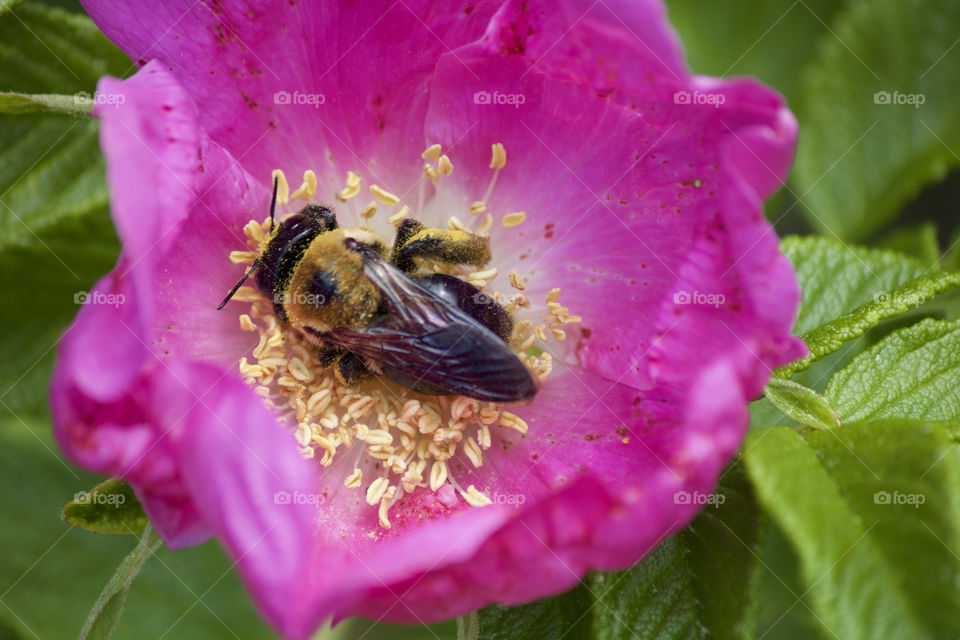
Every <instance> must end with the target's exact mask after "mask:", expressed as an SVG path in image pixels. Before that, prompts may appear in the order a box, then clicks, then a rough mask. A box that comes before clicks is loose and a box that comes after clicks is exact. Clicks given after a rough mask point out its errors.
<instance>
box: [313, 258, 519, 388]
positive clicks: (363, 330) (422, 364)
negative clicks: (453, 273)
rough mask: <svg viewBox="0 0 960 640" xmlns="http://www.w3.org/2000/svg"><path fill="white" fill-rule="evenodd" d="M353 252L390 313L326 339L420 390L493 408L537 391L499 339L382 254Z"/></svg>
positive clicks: (327, 334)
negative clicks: (439, 391) (441, 392)
mask: <svg viewBox="0 0 960 640" xmlns="http://www.w3.org/2000/svg"><path fill="white" fill-rule="evenodd" d="M351 248H352V250H354V251H358V252H359V253H361V256H362V257H363V270H364V275H365V276H367V278H369V279H370V281H371V282H372V283H373V284H374V285H375V286H376V287H377V288H378V289H379V290H380V293H381V295H382V298H383V301H384V304H385V305H386V307H387V310H388V313H387V314H386V315H385V316H384V318H383V319H381V320H380V321H378V322H377V323H375V324H373V325H370V326H367V327H339V328H335V329H333V330H331V331H328V332H325V333H324V334H323V335H322V337H323V339H324V340H327V341H328V342H331V343H333V344H336V345H338V346H341V347H343V348H344V349H347V350H348V351H352V352H353V353H356V354H358V355H362V356H365V357H367V358H369V359H371V360H373V361H375V362H377V363H378V364H380V365H381V366H383V367H384V368H389V369H393V370H394V371H395V372H399V373H400V374H401V375H402V377H404V378H405V379H409V380H410V381H411V382H412V383H415V384H417V385H419V386H421V387H428V388H429V387H433V388H437V389H443V390H445V391H446V392H448V393H456V394H461V395H465V396H468V397H471V398H476V399H477V400H489V401H495V402H520V401H523V400H529V399H530V398H532V397H533V395H534V394H535V393H536V392H537V381H536V378H535V377H534V376H533V374H532V373H531V372H530V370H529V369H528V368H527V366H526V365H525V364H524V363H523V362H522V361H521V360H520V359H519V358H518V357H517V356H516V354H515V353H514V352H513V351H512V350H511V349H510V347H509V346H508V345H507V344H506V343H505V342H504V341H503V340H501V339H500V337H499V336H497V335H496V334H495V333H493V332H492V331H490V330H489V329H487V328H486V327H485V326H483V325H482V324H480V323H479V322H477V321H476V320H475V319H474V318H472V317H471V316H469V315H467V314H466V313H464V312H463V311H462V310H461V309H459V308H458V307H456V306H454V305H451V304H449V303H447V302H445V301H444V300H441V299H440V298H438V297H437V296H435V295H434V294H433V293H431V292H430V291H427V290H426V289H424V288H423V287H421V286H420V285H418V284H417V283H416V282H414V281H413V280H411V279H410V278H409V277H408V276H407V275H406V274H404V273H403V272H402V271H400V270H399V269H397V268H396V267H395V266H393V265H392V264H391V263H389V262H387V261H386V260H385V259H384V258H383V257H382V256H381V255H380V254H379V253H377V252H375V251H372V250H368V249H366V248H365V247H363V246H362V245H359V246H353V247H351ZM411 386H413V384H411Z"/></svg>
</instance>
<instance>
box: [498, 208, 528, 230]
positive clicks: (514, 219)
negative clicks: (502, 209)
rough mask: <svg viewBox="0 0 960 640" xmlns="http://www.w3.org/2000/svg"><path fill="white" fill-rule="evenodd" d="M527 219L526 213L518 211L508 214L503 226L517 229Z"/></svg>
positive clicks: (504, 217) (504, 218)
mask: <svg viewBox="0 0 960 640" xmlns="http://www.w3.org/2000/svg"><path fill="white" fill-rule="evenodd" d="M526 219H527V213H526V212H525V211H517V212H516V213H508V214H507V215H505V216H503V220H502V224H503V226H505V227H508V228H509V227H515V226H517V225H518V224H520V223H522V222H523V221H524V220H526Z"/></svg>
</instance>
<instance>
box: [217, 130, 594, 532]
mask: <svg viewBox="0 0 960 640" xmlns="http://www.w3.org/2000/svg"><path fill="white" fill-rule="evenodd" d="M422 159H423V160H424V161H425V164H424V172H423V177H422V178H421V181H422V182H425V181H427V180H429V181H430V182H432V183H433V184H434V185H436V184H437V183H438V182H439V181H440V180H441V179H443V178H444V177H446V176H449V175H450V174H451V173H452V171H453V164H452V162H451V161H450V159H449V158H448V157H447V156H446V155H441V147H440V145H432V146H431V147H429V148H427V149H426V150H425V151H424V152H423V154H422ZM505 164H506V151H505V150H504V148H503V145H502V144H499V143H498V144H495V145H493V150H492V160H491V163H490V167H491V169H493V176H492V178H491V180H490V184H489V186H488V188H487V190H486V193H485V194H484V195H483V198H482V199H481V200H476V201H474V202H473V203H472V204H471V205H470V207H469V211H468V214H469V215H473V216H479V215H483V214H485V217H484V218H483V221H482V222H481V223H480V224H479V226H478V227H477V229H476V231H471V230H470V229H469V228H468V227H467V226H466V225H464V224H463V223H462V222H461V221H460V220H459V219H457V218H456V217H451V218H450V219H449V220H448V226H449V228H450V229H451V230H454V231H463V232H468V233H476V234H479V235H482V236H487V235H488V234H489V231H490V229H491V228H492V225H493V220H494V218H493V214H492V213H489V212H487V211H486V209H487V205H486V204H485V203H486V201H487V200H488V199H489V197H490V195H491V193H492V191H493V188H494V186H495V185H496V181H497V176H498V174H499V172H500V170H501V169H503V167H504V166H505ZM274 178H275V179H276V181H277V205H285V204H287V203H289V202H290V201H291V200H296V199H297V198H302V199H303V200H305V201H309V200H311V199H312V198H313V197H314V196H315V195H316V190H317V178H316V175H315V174H314V173H313V172H312V171H307V172H306V173H305V174H304V179H303V183H302V184H301V185H300V187H299V188H297V189H296V190H295V191H293V192H292V193H291V192H290V189H289V185H288V183H287V180H286V177H285V176H284V174H283V172H282V171H280V170H276V171H274ZM361 183H362V177H361V176H360V175H359V174H357V173H354V172H352V171H351V172H349V173H348V175H347V180H346V185H345V186H344V188H343V189H342V190H341V191H340V192H339V193H337V199H338V200H340V201H341V202H344V203H346V202H347V201H349V200H351V199H352V198H354V197H356V196H357V195H359V193H360V185H361ZM369 190H370V193H371V194H372V196H373V200H371V202H370V203H369V204H368V205H366V206H365V207H364V208H363V209H362V210H361V211H360V216H361V217H362V218H363V219H365V220H370V219H372V218H373V217H374V216H376V215H377V214H378V210H380V209H383V208H388V209H389V211H388V216H387V221H388V222H390V223H392V224H394V225H399V224H400V223H401V221H402V220H403V219H405V218H408V217H410V207H409V206H408V205H406V204H403V203H402V202H401V199H400V198H399V197H398V196H396V195H394V194H392V193H390V192H388V191H386V190H385V189H383V188H381V187H379V186H377V185H371V186H370V187H369ZM525 217H526V215H525V214H524V213H523V212H514V213H508V214H506V215H503V217H502V218H501V223H502V225H503V226H504V227H513V226H516V225H519V224H522V223H523V221H524V219H525ZM271 230H272V223H271V220H270V218H267V219H266V220H265V221H264V222H262V223H261V222H257V221H255V220H251V221H250V222H249V223H247V225H246V226H245V227H244V232H245V234H246V236H247V244H248V246H249V247H250V250H248V251H233V252H231V254H230V260H231V261H232V262H234V263H237V264H253V263H254V261H256V260H257V259H258V257H260V256H262V255H263V252H264V249H265V247H266V246H267V243H268V242H269V241H270V238H271ZM345 233H346V234H347V235H348V236H350V237H363V238H364V239H365V241H366V242H370V243H372V244H375V243H377V242H380V244H381V246H387V245H386V243H383V242H382V240H380V239H379V238H377V237H376V234H375V233H374V231H373V229H372V227H369V226H367V225H362V226H360V227H358V228H355V229H348V230H345ZM418 268H419V270H420V271H422V272H425V273H428V274H431V273H444V274H447V275H452V276H455V277H457V278H459V279H462V280H464V281H466V282H468V283H469V284H471V285H473V286H474V287H476V288H477V289H478V290H479V291H480V292H482V294H484V295H486V296H489V297H490V298H491V299H492V300H491V302H496V303H498V304H501V307H502V308H503V309H504V311H505V312H506V313H507V314H509V315H510V316H511V317H514V316H517V315H520V312H526V313H524V314H523V315H528V316H529V315H532V312H535V311H536V310H535V309H533V308H532V304H531V302H530V300H529V299H528V298H527V296H526V295H524V293H523V291H524V289H526V283H525V282H524V280H523V278H522V277H521V276H520V275H519V272H518V271H517V270H515V269H511V270H510V272H509V283H510V286H511V289H513V291H512V293H511V294H509V295H505V294H504V293H503V292H501V291H492V290H490V284H489V283H490V281H491V280H493V279H494V278H495V277H496V276H497V274H498V273H499V271H498V269H497V268H495V267H488V266H487V265H480V266H468V265H463V264H451V263H449V262H441V261H438V260H430V259H426V260H421V261H419V263H418ZM559 296H560V289H551V290H550V293H549V294H548V295H547V297H546V300H545V303H544V308H543V315H542V318H543V320H544V321H543V322H542V323H539V324H535V323H534V322H533V321H532V320H530V319H520V320H517V321H515V322H513V329H512V333H511V334H510V339H509V345H510V348H511V349H512V350H513V351H514V352H515V353H516V355H517V357H518V358H519V359H520V360H521V361H523V362H524V363H525V364H526V365H527V367H529V369H530V370H531V371H532V372H533V373H534V374H535V375H536V377H537V378H539V380H540V381H541V382H542V381H543V380H545V379H546V378H547V376H549V375H550V373H551V371H552V369H553V360H552V357H551V356H550V354H549V353H545V352H544V351H543V349H542V348H541V347H545V346H546V345H547V343H548V341H549V340H564V338H565V332H564V330H563V328H562V327H564V326H565V325H568V324H574V323H577V322H579V321H580V318H579V317H578V316H572V315H570V313H569V310H568V309H567V308H566V307H563V306H562V305H561V304H560V303H559ZM233 299H235V300H241V301H246V302H249V303H250V311H249V313H246V314H243V315H241V316H240V327H241V328H242V329H243V330H244V331H249V332H251V333H255V334H257V335H258V336H259V341H258V343H257V346H256V347H255V348H254V349H253V351H252V354H251V357H249V358H247V357H244V358H241V360H240V363H239V368H240V374H241V376H242V377H243V379H244V380H245V381H246V382H247V383H248V384H250V385H251V386H252V387H253V389H254V392H255V393H257V394H258V395H260V396H261V397H262V398H263V399H264V402H265V403H266V404H267V406H268V407H269V408H271V409H272V410H273V411H274V412H276V413H277V414H278V415H279V416H280V417H281V419H282V421H283V423H284V424H286V425H288V427H289V428H290V430H291V431H292V432H293V436H294V437H295V438H296V441H297V443H298V444H299V446H300V452H301V454H302V455H303V457H304V458H307V459H315V458H316V459H319V463H320V464H321V465H323V466H325V467H329V466H331V465H333V464H334V462H335V461H338V466H339V461H341V460H344V459H345V461H346V464H347V465H348V466H347V467H346V468H347V469H348V470H350V471H349V472H345V474H344V475H346V478H345V479H344V485H345V486H346V487H347V488H348V489H358V490H361V491H363V492H364V494H365V499H366V502H367V503H368V504H369V505H371V506H372V507H377V508H378V509H379V522H380V525H381V526H382V527H384V528H390V526H391V525H390V516H389V512H390V508H391V507H392V506H393V505H394V504H395V503H396V502H397V501H398V500H400V499H401V498H402V497H403V496H404V495H405V494H408V493H413V492H414V491H416V490H417V489H418V488H421V487H423V488H426V487H429V489H430V490H431V491H433V492H437V491H440V490H441V489H442V488H443V487H444V486H445V485H451V486H452V487H453V488H454V489H455V490H456V492H457V493H458V494H459V496H460V497H461V498H462V499H463V500H464V502H466V503H467V504H469V505H471V506H475V507H481V506H485V505H488V504H491V500H490V498H489V497H488V496H487V494H486V493H485V491H489V488H486V487H481V488H478V487H476V486H474V485H473V484H468V485H467V486H466V487H464V486H462V484H461V483H459V482H458V481H457V478H456V477H455V476H456V475H457V474H456V473H455V472H454V465H452V464H451V461H452V460H453V459H454V458H455V457H458V456H462V457H463V458H465V460H466V461H469V464H470V465H472V466H473V467H477V468H479V467H481V466H483V464H484V455H485V454H484V452H486V451H488V450H489V449H490V448H491V446H492V444H493V442H494V440H495V439H496V438H497V437H498V430H501V429H509V430H513V431H516V432H519V433H520V434H521V435H523V434H526V432H527V428H528V427H527V423H526V422H525V421H524V420H523V418H521V417H520V416H518V415H516V414H515V413H512V412H511V411H508V410H506V409H504V408H503V407H502V406H499V405H498V403H495V402H486V401H483V402H481V401H478V400H476V399H473V398H469V397H466V396H463V395H459V396H455V395H437V396H431V395H426V394H424V393H419V392H417V391H413V390H411V389H408V388H405V387H403V386H401V385H400V384H397V383H396V382H393V381H391V380H390V379H388V378H387V377H385V376H374V377H371V378H367V379H364V380H362V381H360V382H356V383H353V384H349V383H348V382H347V381H346V380H344V377H343V376H342V375H341V374H340V373H339V372H338V370H337V369H336V367H334V366H330V362H329V361H325V359H324V356H323V353H322V350H321V349H319V348H318V347H317V344H316V339H315V338H311V337H310V336H309V335H308V334H307V333H305V332H304V331H303V329H302V328H301V327H298V326H295V325H294V324H292V323H287V324H284V323H281V321H280V320H279V319H278V318H277V316H276V315H275V312H274V305H273V302H272V301H271V300H270V299H269V298H268V297H267V296H266V295H264V294H263V292H261V291H260V290H258V289H256V288H255V287H250V286H244V287H241V288H240V289H239V290H238V291H237V292H236V294H235V295H234V298H233ZM538 342H539V343H540V345H539V346H538V345H537V343H538Z"/></svg>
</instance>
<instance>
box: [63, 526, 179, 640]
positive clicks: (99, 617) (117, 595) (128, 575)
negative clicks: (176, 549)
mask: <svg viewBox="0 0 960 640" xmlns="http://www.w3.org/2000/svg"><path fill="white" fill-rule="evenodd" d="M161 544H162V542H161V540H160V538H159V537H158V536H157V534H156V532H154V530H153V527H151V526H150V525H149V524H147V526H146V528H145V529H144V530H143V535H142V536H141V537H140V542H138V543H137V546H136V547H134V548H133V551H131V552H130V554H129V555H128V556H127V557H126V558H124V559H123V562H121V563H120V566H119V567H117V570H116V572H115V573H114V574H113V577H111V578H110V581H109V582H107V586H106V587H104V588H103V591H102V592H101V593H100V597H99V598H97V601H96V603H95V604H94V605H93V609H92V610H91V611H90V615H89V616H87V621H86V622H85V623H84V625H83V629H82V630H81V631H80V640H94V639H106V638H109V637H110V635H111V634H112V633H113V630H114V628H115V627H116V626H117V622H118V621H119V620H120V614H121V613H122V612H123V605H124V603H125V602H126V600H127V591H129V590H130V585H131V584H132V583H133V579H134V578H136V577H137V574H138V573H140V569H142V568H143V565H144V563H146V561H147V560H148V559H149V558H150V556H152V555H153V552H154V551H156V550H157V549H158V548H159V547H160V545H161Z"/></svg>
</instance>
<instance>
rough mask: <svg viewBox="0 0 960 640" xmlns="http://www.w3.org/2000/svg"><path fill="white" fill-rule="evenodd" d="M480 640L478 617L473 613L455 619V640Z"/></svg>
mask: <svg viewBox="0 0 960 640" xmlns="http://www.w3.org/2000/svg"><path fill="white" fill-rule="evenodd" d="M478 638H480V616H478V615H477V612H476V611H474V612H473V613H471V614H470V615H469V616H464V617H463V618H457V640H478Z"/></svg>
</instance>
